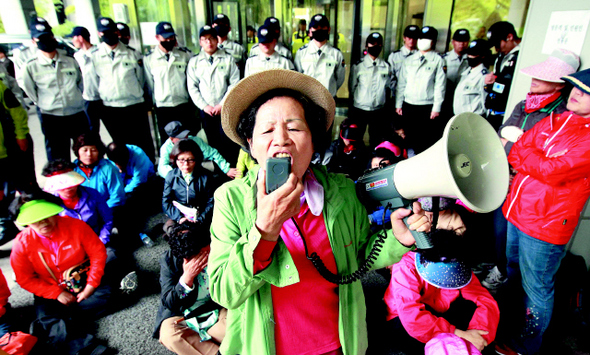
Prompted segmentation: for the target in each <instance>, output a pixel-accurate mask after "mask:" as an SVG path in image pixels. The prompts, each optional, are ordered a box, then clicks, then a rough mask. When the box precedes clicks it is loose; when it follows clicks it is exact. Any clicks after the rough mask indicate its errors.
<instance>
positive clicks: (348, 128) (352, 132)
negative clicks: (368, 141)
mask: <svg viewBox="0 0 590 355" xmlns="http://www.w3.org/2000/svg"><path fill="white" fill-rule="evenodd" d="M364 134H365V132H364V131H363V132H361V129H360V128H359V126H358V125H357V124H356V123H353V122H351V121H350V120H348V121H347V120H344V121H342V123H341V124H340V137H342V138H344V139H350V140H351V141H360V140H362V139H363V135H364Z"/></svg>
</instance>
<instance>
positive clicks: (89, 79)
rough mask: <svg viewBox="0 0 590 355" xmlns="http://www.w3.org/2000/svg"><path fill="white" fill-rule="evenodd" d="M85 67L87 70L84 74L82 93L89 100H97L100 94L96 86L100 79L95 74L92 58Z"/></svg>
mask: <svg viewBox="0 0 590 355" xmlns="http://www.w3.org/2000/svg"><path fill="white" fill-rule="evenodd" d="M87 66H88V67H87V70H86V72H85V73H84V74H85V75H84V93H85V94H86V96H88V99H90V100H99V99H100V94H99V92H98V85H99V83H100V78H99V76H98V74H97V72H96V67H95V66H94V60H93V57H91V58H90V60H89V61H88V64H87Z"/></svg>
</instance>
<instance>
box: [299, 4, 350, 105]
mask: <svg viewBox="0 0 590 355" xmlns="http://www.w3.org/2000/svg"><path fill="white" fill-rule="evenodd" d="M329 36H330V22H329V21H328V18H327V17H326V16H324V15H322V14H317V15H314V16H313V17H312V18H311V21H309V37H311V42H309V43H308V44H306V45H304V46H303V47H301V48H299V50H298V51H297V54H295V69H297V71H298V72H300V73H303V74H307V75H309V76H311V77H313V78H315V79H317V80H318V81H319V82H320V83H322V84H323V85H324V86H325V87H326V89H328V91H329V92H330V94H332V96H334V97H336V93H337V92H338V89H339V88H340V87H341V86H342V84H343V83H344V75H345V62H344V56H343V55H342V52H340V50H339V49H338V48H334V47H332V45H330V43H328V38H329Z"/></svg>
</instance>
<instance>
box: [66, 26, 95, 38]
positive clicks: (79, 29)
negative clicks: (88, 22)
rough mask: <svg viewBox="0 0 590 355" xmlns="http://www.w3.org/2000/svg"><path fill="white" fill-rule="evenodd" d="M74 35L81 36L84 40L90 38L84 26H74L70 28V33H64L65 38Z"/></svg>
mask: <svg viewBox="0 0 590 355" xmlns="http://www.w3.org/2000/svg"><path fill="white" fill-rule="evenodd" d="M76 36H82V37H83V38H84V39H85V40H89V39H90V32H88V30H87V29H86V27H82V26H76V27H74V29H73V30H72V33H70V34H69V35H66V36H65V38H72V37H76Z"/></svg>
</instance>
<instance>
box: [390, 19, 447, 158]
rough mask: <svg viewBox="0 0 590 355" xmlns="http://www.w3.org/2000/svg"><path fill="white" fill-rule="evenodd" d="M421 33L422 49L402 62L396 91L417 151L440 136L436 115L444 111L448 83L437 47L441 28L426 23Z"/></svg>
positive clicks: (398, 110) (401, 114) (405, 124)
mask: <svg viewBox="0 0 590 355" xmlns="http://www.w3.org/2000/svg"><path fill="white" fill-rule="evenodd" d="M419 37H420V39H418V44H417V46H418V52H416V53H414V54H412V55H410V56H409V57H408V58H407V59H406V60H405V61H404V62H403V64H402V68H401V70H400V74H399V77H398V81H397V88H396V95H395V107H396V111H397V114H398V115H400V116H402V120H403V125H404V130H405V134H406V136H407V139H408V140H409V141H410V143H409V145H410V147H412V148H413V149H414V152H415V153H416V154H418V153H421V152H422V151H424V150H425V149H427V148H428V147H430V146H431V145H432V144H433V143H435V142H436V141H437V140H438V139H439V138H440V134H441V132H442V128H443V127H442V125H441V124H439V122H438V121H436V118H437V117H438V116H439V115H440V111H441V107H442V103H443V100H444V97H445V91H446V84H447V76H446V74H445V70H444V60H443V59H442V57H441V56H440V55H439V54H438V53H437V52H435V51H434V50H433V48H434V47H435V45H436V40H437V37H438V31H437V30H436V28H434V27H430V26H424V27H422V30H420V35H419Z"/></svg>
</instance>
